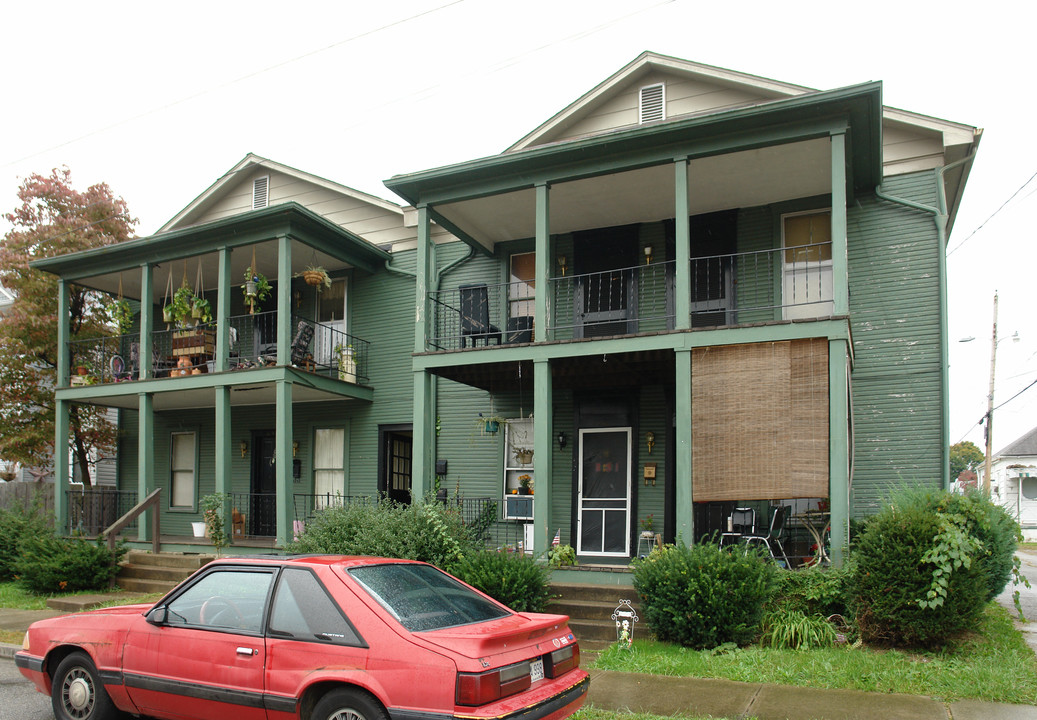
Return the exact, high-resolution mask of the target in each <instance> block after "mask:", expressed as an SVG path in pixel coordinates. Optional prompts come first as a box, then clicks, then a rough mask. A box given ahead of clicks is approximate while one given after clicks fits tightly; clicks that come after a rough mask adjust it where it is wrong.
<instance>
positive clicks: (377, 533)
mask: <svg viewBox="0 0 1037 720" xmlns="http://www.w3.org/2000/svg"><path fill="white" fill-rule="evenodd" d="M479 548H480V546H479V545H478V543H477V542H476V541H475V540H474V539H473V538H472V536H471V533H470V532H469V531H468V529H466V528H465V526H464V524H463V523H462V522H461V517H460V515H459V514H458V513H456V512H454V511H451V510H450V509H448V508H444V507H443V506H442V505H440V504H439V503H435V502H426V503H420V504H418V503H415V504H413V505H399V504H396V503H392V502H388V501H385V502H379V503H357V504H353V505H349V506H347V507H329V508H327V509H325V510H322V511H320V512H319V513H317V516H316V517H315V518H314V519H313V520H311V521H309V522H308V523H307V524H306V528H305V530H304V531H303V532H302V533H301V534H300V535H299V537H298V539H297V540H296V541H295V542H292V543H289V544H288V546H287V548H286V549H287V551H288V552H291V553H330V554H335V555H376V556H380V557H391V558H405V559H408V560H421V561H424V562H428V563H432V564H433V565H437V566H439V567H441V568H443V569H444V570H447V571H448V572H451V571H452V570H453V568H454V567H455V566H456V565H457V563H458V562H459V561H460V560H461V558H462V557H464V556H465V555H466V554H468V553H470V552H474V551H476V550H477V549H479Z"/></svg>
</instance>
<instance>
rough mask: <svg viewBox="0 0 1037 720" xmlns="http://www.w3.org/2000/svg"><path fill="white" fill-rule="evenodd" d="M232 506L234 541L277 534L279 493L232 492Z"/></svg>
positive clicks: (232, 534) (232, 535) (232, 536)
mask: <svg viewBox="0 0 1037 720" xmlns="http://www.w3.org/2000/svg"><path fill="white" fill-rule="evenodd" d="M230 507H231V540H232V541H233V540H235V539H237V540H240V539H242V537H274V536H276V535H277V493H231V496H230ZM238 523H240V525H238Z"/></svg>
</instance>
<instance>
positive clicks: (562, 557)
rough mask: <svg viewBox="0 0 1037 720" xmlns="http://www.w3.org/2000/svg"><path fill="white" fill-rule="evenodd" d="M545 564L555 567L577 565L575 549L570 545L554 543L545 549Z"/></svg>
mask: <svg viewBox="0 0 1037 720" xmlns="http://www.w3.org/2000/svg"><path fill="white" fill-rule="evenodd" d="M547 564H548V565H550V566H551V567H556V568H557V567H565V566H567V565H577V564H578V563H577V562H576V550H575V549H574V548H573V546H572V545H555V546H554V547H553V548H551V549H550V550H548V551H547Z"/></svg>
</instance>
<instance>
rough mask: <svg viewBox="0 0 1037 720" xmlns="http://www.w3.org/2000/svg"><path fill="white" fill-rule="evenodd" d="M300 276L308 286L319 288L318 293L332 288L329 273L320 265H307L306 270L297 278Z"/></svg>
mask: <svg viewBox="0 0 1037 720" xmlns="http://www.w3.org/2000/svg"><path fill="white" fill-rule="evenodd" d="M300 276H301V277H302V279H303V280H305V281H306V284H307V285H312V286H313V287H315V288H317V292H321V291H322V290H324V288H326V287H331V277H330V276H329V275H328V271H327V270H325V269H324V268H322V267H321V266H320V265H307V266H306V269H305V270H303V271H302V272H301V273H299V274H298V275H296V277H300Z"/></svg>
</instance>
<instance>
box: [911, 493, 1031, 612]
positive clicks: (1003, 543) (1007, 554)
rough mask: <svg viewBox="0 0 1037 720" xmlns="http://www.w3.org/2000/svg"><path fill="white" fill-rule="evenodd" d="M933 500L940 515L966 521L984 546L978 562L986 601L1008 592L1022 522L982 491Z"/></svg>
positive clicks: (971, 531)
mask: <svg viewBox="0 0 1037 720" xmlns="http://www.w3.org/2000/svg"><path fill="white" fill-rule="evenodd" d="M932 500H933V501H935V502H936V505H935V509H936V510H937V512H945V513H951V514H955V515H960V516H961V517H963V518H965V522H966V527H967V529H968V531H969V534H970V535H971V536H972V537H974V538H976V539H977V540H979V542H980V543H981V547H980V548H979V552H978V553H977V554H976V557H975V562H976V563H977V565H978V566H979V570H980V572H982V573H983V577H984V578H985V581H986V586H987V596H986V599H987V600H993V599H994V598H996V597H997V596H998V595H1000V594H1001V591H1002V590H1004V589H1005V586H1006V585H1007V584H1008V579H1009V578H1010V577H1011V574H1012V565H1013V558H1014V557H1015V550H1016V548H1017V547H1018V544H1019V543H1020V542H1021V541H1022V531H1021V530H1020V529H1019V523H1017V522H1016V521H1015V520H1014V519H1013V518H1012V516H1011V515H1009V514H1008V511H1007V510H1005V509H1004V508H1003V507H1001V506H1000V505H998V504H997V503H994V502H991V500H990V498H988V497H987V496H986V495H984V494H983V493H982V492H978V491H973V492H969V493H967V494H965V495H954V494H950V493H947V494H944V495H939V496H936V497H934V498H932Z"/></svg>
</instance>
